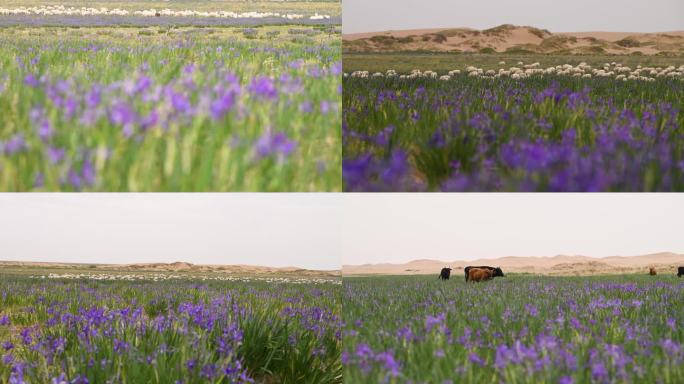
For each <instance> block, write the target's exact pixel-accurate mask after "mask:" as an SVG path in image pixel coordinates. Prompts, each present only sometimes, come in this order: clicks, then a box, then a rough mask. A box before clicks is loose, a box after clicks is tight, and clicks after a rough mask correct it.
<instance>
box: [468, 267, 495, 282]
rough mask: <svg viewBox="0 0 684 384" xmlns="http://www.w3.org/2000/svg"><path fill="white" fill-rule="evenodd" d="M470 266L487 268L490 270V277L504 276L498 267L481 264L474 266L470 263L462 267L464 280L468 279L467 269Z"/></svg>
mask: <svg viewBox="0 0 684 384" xmlns="http://www.w3.org/2000/svg"><path fill="white" fill-rule="evenodd" d="M471 268H480V269H489V270H490V271H492V277H497V276H498V277H505V276H504V273H503V271H502V270H501V268H499V267H490V266H487V265H482V266H479V267H476V266H472V265H471V266H467V267H465V268H464V269H463V272H465V281H468V271H469V270H470V269H471Z"/></svg>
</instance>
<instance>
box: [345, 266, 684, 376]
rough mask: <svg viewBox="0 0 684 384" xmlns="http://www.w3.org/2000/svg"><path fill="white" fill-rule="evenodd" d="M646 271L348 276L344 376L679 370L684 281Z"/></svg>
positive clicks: (683, 353)
mask: <svg viewBox="0 0 684 384" xmlns="http://www.w3.org/2000/svg"><path fill="white" fill-rule="evenodd" d="M400 279H401V280H400ZM672 279H676V278H675V277H673V278H672ZM630 280H634V281H630ZM640 280H641V279H639V277H625V276H620V277H601V278H596V279H591V280H588V279H587V278H586V277H525V276H515V277H511V278H510V280H505V281H497V282H493V283H491V284H487V285H483V286H473V285H467V286H464V285H463V284H464V283H462V282H461V283H457V284H456V285H453V284H448V285H445V284H443V283H440V282H438V281H437V280H433V279H430V280H429V281H428V280H426V278H423V277H414V278H407V277H401V278H393V279H390V278H383V279H369V278H363V279H362V278H358V279H357V278H349V279H347V280H345V282H344V284H345V299H346V300H347V302H349V303H350V304H349V305H347V306H345V307H344V317H345V318H344V320H345V323H344V338H343V345H344V353H343V357H342V359H343V364H344V367H345V368H344V377H345V380H349V381H350V382H391V378H393V377H398V378H400V379H401V380H400V381H401V382H419V381H422V380H425V378H426V377H430V381H434V382H443V381H445V380H450V379H452V378H453V377H454V375H456V377H460V378H462V379H463V380H465V381H468V382H499V381H501V382H510V381H516V380H517V379H516V378H519V377H525V378H527V379H528V380H529V381H531V382H551V383H580V382H595V383H614V382H637V381H638V382H658V381H661V380H664V381H666V380H665V377H679V375H682V374H684V346H683V345H682V344H683V343H684V338H683V337H682V334H681V332H680V331H679V326H680V325H681V324H682V323H684V315H683V314H682V312H681V311H678V309H677V308H678V305H677V304H676V302H677V300H678V298H680V297H681V294H682V293H683V292H684V285H683V284H681V283H679V282H678V281H677V280H671V281H669V282H664V281H658V282H656V281H653V280H642V281H640ZM370 287H373V288H372V289H369V288H370ZM644 298H648V299H647V300H643V299H644ZM378 307H381V308H382V310H381V311H379V310H377V308H378ZM359 318H360V319H362V320H360V319H359Z"/></svg>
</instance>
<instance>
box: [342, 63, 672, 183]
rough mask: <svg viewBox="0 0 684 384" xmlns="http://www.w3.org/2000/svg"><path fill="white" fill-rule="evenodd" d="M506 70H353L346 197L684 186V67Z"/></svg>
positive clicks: (346, 120)
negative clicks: (349, 194) (368, 193)
mask: <svg viewBox="0 0 684 384" xmlns="http://www.w3.org/2000/svg"><path fill="white" fill-rule="evenodd" d="M492 57H493V56H492ZM490 59H491V57H490ZM548 60H550V59H549V58H547V61H548ZM499 64H500V65H497V64H496V63H494V64H493V66H494V67H496V66H498V67H499V68H498V69H494V68H493V67H492V64H491V63H489V64H488V65H487V66H485V68H482V67H476V66H472V65H467V66H463V68H460V69H453V70H451V71H449V72H446V71H444V72H438V71H417V70H416V71H412V72H410V73H401V72H397V71H393V70H388V71H386V72H376V73H371V72H364V71H359V70H356V71H353V72H351V73H346V74H345V78H344V80H343V82H344V89H345V93H344V95H343V127H342V129H343V153H344V160H343V178H344V189H345V191H371V192H372V191H453V192H459V191H538V192H543V191H576V192H591V191H602V192H609V191H682V190H684V152H683V150H684V131H683V130H682V127H684V111H682V108H681V106H682V105H684V82H683V81H682V80H684V66H681V65H679V66H674V65H669V66H667V67H661V66H653V67H647V66H641V65H636V66H633V67H629V66H627V65H621V64H620V63H615V62H608V63H603V64H593V65H592V63H586V62H585V63H579V64H576V65H571V64H564V65H551V66H549V67H543V66H540V64H539V63H538V62H537V63H528V64H524V63H517V64H516V63H509V65H512V66H510V67H509V66H507V65H506V63H505V62H502V63H499ZM487 67H489V68H492V69H488V68H487Z"/></svg>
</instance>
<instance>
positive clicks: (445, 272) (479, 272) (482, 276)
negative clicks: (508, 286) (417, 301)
mask: <svg viewBox="0 0 684 384" xmlns="http://www.w3.org/2000/svg"><path fill="white" fill-rule="evenodd" d="M463 271H464V272H465V281H466V282H469V281H472V282H474V283H476V282H480V281H487V280H491V279H493V278H495V277H504V273H503V271H502V270H501V268H499V267H490V266H487V265H482V266H479V267H473V266H468V267H465V268H464V269H463ZM648 274H649V275H651V276H655V275H656V274H657V273H656V269H655V268H649V270H648ZM682 275H684V267H678V268H677V277H682ZM449 277H451V268H446V267H444V268H442V271H441V272H440V273H439V278H440V279H442V280H449Z"/></svg>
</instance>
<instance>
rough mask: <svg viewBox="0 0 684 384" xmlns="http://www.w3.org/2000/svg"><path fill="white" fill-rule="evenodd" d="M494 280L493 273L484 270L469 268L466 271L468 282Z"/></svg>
mask: <svg viewBox="0 0 684 384" xmlns="http://www.w3.org/2000/svg"><path fill="white" fill-rule="evenodd" d="M493 278H494V272H493V271H492V270H489V269H484V268H471V269H470V270H469V271H468V281H472V282H478V281H487V280H491V279H493Z"/></svg>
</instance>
